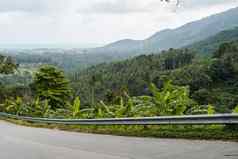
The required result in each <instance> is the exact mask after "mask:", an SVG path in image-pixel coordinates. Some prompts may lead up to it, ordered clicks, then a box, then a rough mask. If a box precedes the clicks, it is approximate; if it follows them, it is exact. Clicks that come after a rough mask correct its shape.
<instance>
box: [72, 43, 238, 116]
mask: <svg viewBox="0 0 238 159" xmlns="http://www.w3.org/2000/svg"><path fill="white" fill-rule="evenodd" d="M237 46H238V45H237V44H236V43H225V44H222V45H221V46H220V48H219V49H218V50H216V52H215V54H214V55H213V57H212V58H204V59H203V58H199V57H197V56H196V55H195V53H194V52H191V51H190V50H188V49H170V50H168V51H164V52H163V53H162V54H154V55H142V56H138V57H135V58H133V59H129V60H126V61H122V62H117V63H111V64H101V65H97V66H94V67H91V68H89V69H87V70H85V71H83V72H79V73H74V74H72V76H71V79H72V81H73V82H72V83H73V84H72V85H73V87H74V89H75V91H76V92H77V95H79V96H80V97H81V98H82V102H83V103H84V104H85V105H87V104H90V102H91V100H92V95H91V94H92V92H93V93H95V100H96V101H99V100H104V101H107V102H113V101H114V100H116V97H117V96H120V95H122V94H123V92H124V91H127V92H129V94H130V95H131V96H139V95H145V94H150V92H149V91H148V85H149V83H151V82H153V83H154V84H156V85H157V87H159V88H160V87H161V86H162V84H163V82H164V81H165V80H168V79H169V80H172V81H173V83H175V84H177V85H182V86H186V85H188V86H189V87H190V95H191V97H192V98H193V99H195V100H196V101H197V102H198V103H200V104H201V105H202V104H214V105H215V106H216V108H217V110H218V111H219V112H229V110H231V109H232V108H233V107H234V106H235V105H236V104H237V103H238V93H237V92H238V83H237V81H238V78H237V73H238V56H237V54H238V48H237ZM93 100H94V99H93Z"/></svg>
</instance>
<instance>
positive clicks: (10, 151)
mask: <svg viewBox="0 0 238 159" xmlns="http://www.w3.org/2000/svg"><path fill="white" fill-rule="evenodd" d="M0 159H238V143H232V142H221V141H189V140H174V139H151V138H133V137H118V136H110V135H93V134H84V133H71V132H64V131H58V130H49V129H42V128H29V127H23V126H17V125H13V124H9V123H7V122H3V121H0Z"/></svg>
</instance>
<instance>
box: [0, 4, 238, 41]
mask: <svg viewBox="0 0 238 159" xmlns="http://www.w3.org/2000/svg"><path fill="white" fill-rule="evenodd" d="M180 1H181V3H180V6H179V7H178V8H177V7H176V6H175V3H176V1H175V0H172V1H171V3H162V2H161V1H160V0H90V1H85V0H8V1H5V0H0V26H1V29H0V35H1V36H0V45H1V44H4V43H5V44H6V43H8V44H9V43H13V44H14V43H35V44H37V43H68V44H69V43H83V44H84V43H108V42H111V41H115V40H119V39H122V38H134V39H144V38H146V37H148V36H149V35H151V34H153V33H154V32H157V31H159V30H161V29H164V28H168V27H169V28H173V27H177V26H180V25H182V24H184V23H186V22H189V21H193V20H197V19H200V18H202V17H205V16H208V15H211V14H214V13H218V12H222V11H224V10H227V9H229V8H232V7H236V6H238V1H237V0H229V1H228V0H180Z"/></svg>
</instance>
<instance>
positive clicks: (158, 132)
mask: <svg viewBox="0 0 238 159" xmlns="http://www.w3.org/2000/svg"><path fill="white" fill-rule="evenodd" d="M5 121H8V122H11V123H14V124H18V125H24V126H29V127H38V128H50V129H58V130H64V131H71V132H83V133H96V134H108V135H118V136H134V137H155V138H180V139H202V140H224V141H236V142H238V130H237V129H236V128H235V129H234V126H233V127H230V126H229V127H227V126H225V125H193V126H192V125H149V126H142V125H128V126H126V125H111V126H98V125H64V124H42V123H31V122H26V121H21V120H13V119H5Z"/></svg>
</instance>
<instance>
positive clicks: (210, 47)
mask: <svg viewBox="0 0 238 159" xmlns="http://www.w3.org/2000/svg"><path fill="white" fill-rule="evenodd" d="M233 41H234V42H238V27H236V28H234V29H230V30H225V31H222V32H220V33H218V34H216V35H214V36H212V37H209V38H207V39H205V40H202V41H199V42H196V43H194V44H191V45H189V46H187V47H186V48H189V49H193V50H196V51H197V52H199V53H202V54H206V55H207V54H211V53H213V52H214V51H215V50H217V49H218V47H219V45H220V44H222V43H225V42H233Z"/></svg>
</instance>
